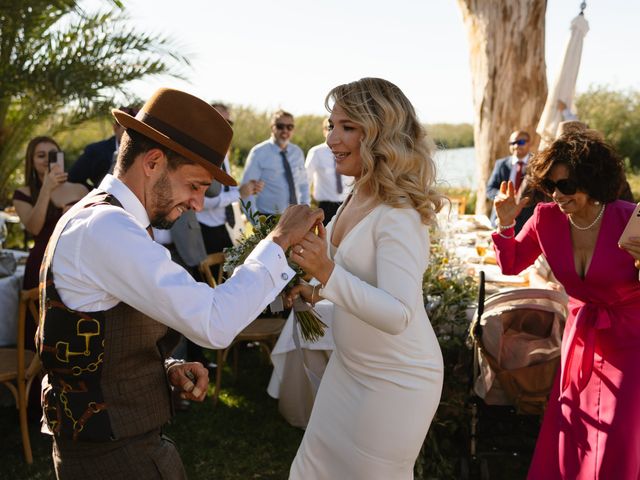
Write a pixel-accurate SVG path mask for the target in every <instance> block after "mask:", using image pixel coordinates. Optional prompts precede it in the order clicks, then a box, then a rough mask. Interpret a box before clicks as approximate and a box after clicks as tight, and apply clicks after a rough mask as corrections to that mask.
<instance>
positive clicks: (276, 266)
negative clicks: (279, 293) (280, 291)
mask: <svg viewBox="0 0 640 480" xmlns="http://www.w3.org/2000/svg"><path fill="white" fill-rule="evenodd" d="M246 261H247V262H257V263H260V264H261V265H263V266H264V267H265V268H266V269H267V271H268V272H269V275H271V279H272V280H273V283H274V284H275V285H276V286H277V285H282V288H284V287H285V286H286V285H287V283H289V282H290V281H291V279H292V278H293V277H294V276H295V274H296V272H295V271H294V270H293V269H292V268H291V267H289V263H288V262H287V256H286V255H285V253H284V250H282V247H280V245H278V244H277V243H275V242H272V241H271V240H262V241H261V242H260V243H258V245H257V246H256V248H254V249H253V251H252V252H251V253H250V254H249V256H248V257H247V260H246Z"/></svg>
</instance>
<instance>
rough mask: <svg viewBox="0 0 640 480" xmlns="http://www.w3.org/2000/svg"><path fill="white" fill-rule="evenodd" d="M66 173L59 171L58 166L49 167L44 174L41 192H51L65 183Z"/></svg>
mask: <svg viewBox="0 0 640 480" xmlns="http://www.w3.org/2000/svg"><path fill="white" fill-rule="evenodd" d="M68 176H69V174H68V173H66V172H64V171H62V170H61V169H60V165H51V170H48V171H46V172H45V173H44V178H43V180H42V189H41V191H46V192H48V193H51V192H53V191H54V190H55V189H56V188H58V187H59V186H60V185H62V184H63V183H64V182H66V181H67V177H68Z"/></svg>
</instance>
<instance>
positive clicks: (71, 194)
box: [13, 137, 88, 350]
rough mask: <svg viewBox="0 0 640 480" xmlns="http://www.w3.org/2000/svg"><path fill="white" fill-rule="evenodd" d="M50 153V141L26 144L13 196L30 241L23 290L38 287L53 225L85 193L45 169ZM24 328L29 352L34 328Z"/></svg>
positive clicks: (57, 171) (56, 169) (58, 171)
mask: <svg viewBox="0 0 640 480" xmlns="http://www.w3.org/2000/svg"><path fill="white" fill-rule="evenodd" d="M50 151H54V152H59V151H60V147H59V146H58V144H57V143H56V141H55V140H54V139H53V138H50V137H35V138H33V139H32V140H31V141H30V142H29V144H28V145H27V153H26V156H25V166H24V178H25V185H24V187H20V188H18V189H17V190H16V191H15V192H14V193H13V206H14V207H15V209H16V213H17V214H18V217H20V222H21V223H22V224H23V225H24V228H25V229H26V230H27V232H29V233H30V234H31V235H33V239H34V244H33V247H32V248H31V250H29V257H28V258H27V264H26V266H25V271H24V283H23V288H24V289H25V290H28V289H31V288H35V287H37V286H38V281H39V272H40V264H41V263H42V258H43V257H44V251H45V249H46V248H47V242H48V241H49V237H50V236H51V233H52V232H53V228H54V227H55V225H56V222H57V221H58V219H59V218H60V217H61V216H62V214H63V213H64V211H66V209H68V208H69V206H71V205H73V204H74V203H76V202H77V201H78V200H80V199H81V198H82V197H84V196H85V195H86V194H87V192H88V190H87V188H86V187H85V186H84V185H80V184H76V183H69V182H67V174H66V173H65V172H64V171H63V170H62V168H61V167H60V165H57V164H55V163H52V164H51V165H49V152H50ZM26 325H27V331H26V342H27V347H28V348H30V349H32V350H33V349H35V346H34V343H33V337H34V335H35V326H34V323H33V322H27V324H26Z"/></svg>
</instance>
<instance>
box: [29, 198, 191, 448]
mask: <svg viewBox="0 0 640 480" xmlns="http://www.w3.org/2000/svg"><path fill="white" fill-rule="evenodd" d="M106 204H109V205H114V206H117V207H120V208H122V205H121V204H120V202H118V200H117V199H116V198H115V197H113V196H112V195H109V194H107V193H105V192H92V193H91V194H89V195H88V196H87V197H85V198H84V199H83V200H81V201H80V202H79V203H78V204H76V205H75V206H74V207H73V208H72V209H71V211H70V212H68V213H67V214H66V215H65V216H63V217H62V219H60V221H59V222H58V224H57V225H56V229H55V231H54V233H53V235H52V236H51V239H50V240H49V244H48V246H47V252H46V254H45V257H44V260H43V262H42V267H41V271H40V325H39V327H38V334H37V336H36V342H37V347H38V352H39V354H40V358H41V359H42V364H43V367H44V370H45V372H46V374H47V376H46V377H45V379H44V381H43V392H42V393H43V409H44V418H45V421H46V423H47V426H48V428H49V430H50V431H51V432H52V433H53V434H54V435H55V436H57V437H59V438H62V439H72V440H81V441H98V442H99V441H108V440H112V439H120V438H123V437H128V436H133V435H139V434H142V433H145V432H148V431H150V430H152V429H154V428H157V427H159V426H161V425H163V424H164V423H166V422H167V421H168V420H169V419H170V418H171V415H172V408H171V397H170V387H169V384H168V381H167V377H166V374H165V369H164V362H163V360H164V359H165V358H166V357H167V356H168V354H169V353H170V352H171V351H172V350H173V348H175V346H176V345H177V342H178V340H179V338H180V337H179V334H178V333H177V332H175V331H173V330H171V329H169V328H167V327H166V326H164V325H163V324H161V323H159V322H156V321H155V320H153V319H152V318H150V317H148V316H146V315H144V314H142V313H141V312H139V311H137V310H135V309H134V308H132V307H130V306H129V305H126V304H124V303H119V304H118V305H116V306H115V307H113V308H111V309H109V310H105V311H100V312H79V311H75V310H71V309H69V308H67V307H66V306H65V304H64V303H63V302H62V300H61V299H60V295H59V294H58V291H57V290H56V287H55V279H54V277H53V273H52V271H51V268H50V266H51V260H52V258H53V253H54V251H55V248H56V245H57V243H58V239H59V238H60V234H61V233H62V231H63V230H64V227H65V226H66V224H67V222H68V221H69V220H70V219H71V218H73V217H74V216H75V215H76V214H77V213H78V212H79V211H81V210H82V209H84V208H95V207H96V206H98V205H106ZM114 238H115V235H114ZM116 241H117V240H116ZM84 261H86V262H91V258H86V259H84Z"/></svg>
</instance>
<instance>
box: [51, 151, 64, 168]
mask: <svg viewBox="0 0 640 480" xmlns="http://www.w3.org/2000/svg"><path fill="white" fill-rule="evenodd" d="M54 165H59V166H60V171H61V172H64V152H59V151H56V150H50V151H49V171H51V167H53V166H54Z"/></svg>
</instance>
